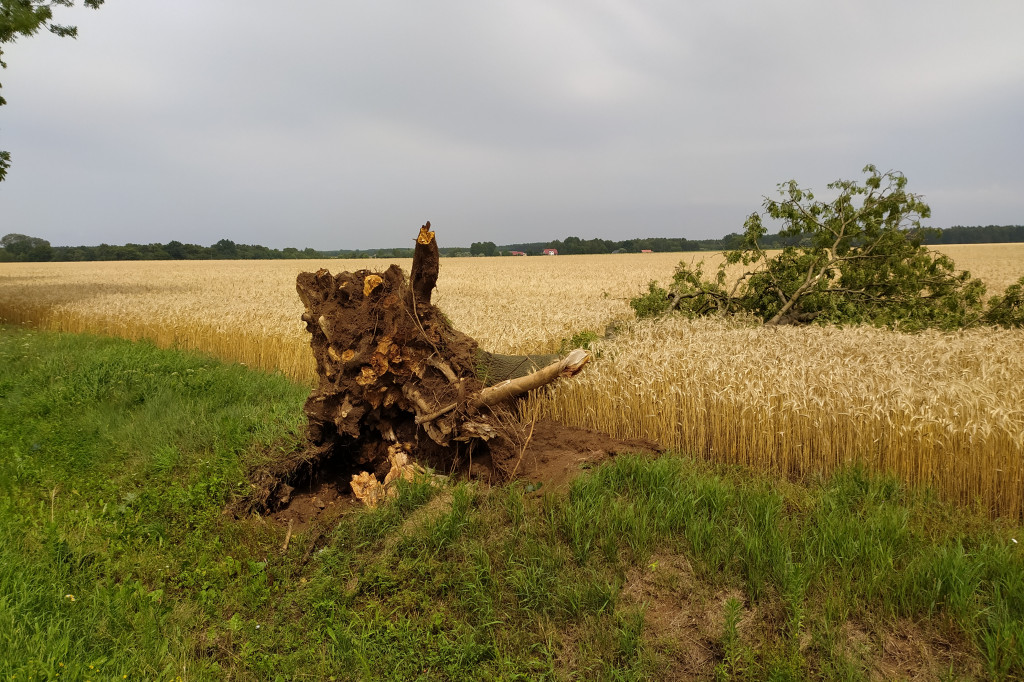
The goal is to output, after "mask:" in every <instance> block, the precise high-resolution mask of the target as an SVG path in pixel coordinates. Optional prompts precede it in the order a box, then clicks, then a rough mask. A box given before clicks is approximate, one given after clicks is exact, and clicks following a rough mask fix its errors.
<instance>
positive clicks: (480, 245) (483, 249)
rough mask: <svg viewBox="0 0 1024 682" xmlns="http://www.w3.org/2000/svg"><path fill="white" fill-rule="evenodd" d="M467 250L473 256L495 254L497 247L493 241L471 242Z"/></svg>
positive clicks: (496, 253)
mask: <svg viewBox="0 0 1024 682" xmlns="http://www.w3.org/2000/svg"><path fill="white" fill-rule="evenodd" d="M469 252H470V253H471V254H473V255H474V256H497V255H498V247H497V245H496V244H495V243H494V242H473V243H472V244H470V245H469Z"/></svg>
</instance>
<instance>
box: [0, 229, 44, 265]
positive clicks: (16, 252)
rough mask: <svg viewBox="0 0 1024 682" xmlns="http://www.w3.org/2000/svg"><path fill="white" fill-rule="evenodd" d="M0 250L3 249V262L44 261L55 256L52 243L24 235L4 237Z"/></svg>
mask: <svg viewBox="0 0 1024 682" xmlns="http://www.w3.org/2000/svg"><path fill="white" fill-rule="evenodd" d="M0 248H2V249H3V251H2V253H3V256H4V258H3V260H12V261H44V260H50V258H51V256H52V255H53V247H51V246H50V242H48V241H46V240H45V239H40V238H39V237H29V236H27V235H24V234H14V233H12V234H7V235H4V236H3V238H0Z"/></svg>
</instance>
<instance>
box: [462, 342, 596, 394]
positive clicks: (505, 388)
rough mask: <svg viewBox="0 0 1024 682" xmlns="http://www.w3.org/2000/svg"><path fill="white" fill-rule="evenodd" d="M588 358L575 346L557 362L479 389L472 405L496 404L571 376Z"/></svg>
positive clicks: (583, 351) (584, 352) (586, 353)
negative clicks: (531, 372)
mask: <svg viewBox="0 0 1024 682" xmlns="http://www.w3.org/2000/svg"><path fill="white" fill-rule="evenodd" d="M590 358H591V355H590V353H588V352H587V351H585V350H583V349H582V348H577V349H576V350H574V351H572V352H571V353H569V355H567V356H566V357H564V358H562V359H561V360H559V361H558V362H553V363H551V364H550V365H548V366H547V367H545V368H543V369H539V370H537V371H536V372H534V373H533V374H527V375H526V376H524V377H519V378H518V379H508V380H507V381H503V382H501V383H500V384H496V385H494V386H489V387H487V388H485V389H484V390H482V391H480V393H479V394H478V395H477V396H476V398H475V399H474V400H473V401H472V404H473V406H474V407H485V406H490V405H497V404H498V403H502V402H505V401H506V400H511V399H512V398H515V397H516V396H519V395H522V394H523V393H526V392H527V391H532V390H533V389H535V388H540V387H541V386H544V385H545V384H550V383H551V382H552V381H554V380H555V379H557V378H559V377H571V376H573V375H575V374H576V373H577V372H579V371H580V370H581V369H583V366H584V365H586V364H587V363H588V362H590Z"/></svg>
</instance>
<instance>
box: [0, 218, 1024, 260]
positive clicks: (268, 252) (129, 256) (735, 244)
mask: <svg viewBox="0 0 1024 682" xmlns="http://www.w3.org/2000/svg"><path fill="white" fill-rule="evenodd" d="M923 232H924V238H923V239H924V243H925V244H993V243H1010V242H1024V225H985V226H984V227H964V226H961V225H956V226H954V227H949V228H945V229H935V228H926V229H925V230H924V231H923ZM805 238H806V235H790V234H770V235H764V236H763V237H761V239H760V241H759V243H760V245H761V248H764V249H781V248H784V247H786V246H799V245H800V240H801V239H805ZM743 240H744V235H742V234H739V233H733V234H727V235H726V236H725V237H723V238H721V239H684V238H682V237H679V238H672V237H649V238H646V239H624V240H622V241H614V240H611V239H580V238H579V237H566V238H565V239H564V240H560V239H556V240H554V241H549V242H521V243H518V244H504V245H502V246H498V245H497V244H495V243H494V242H490V241H488V242H473V243H472V244H471V245H470V246H469V248H466V247H463V246H450V247H441V248H440V249H439V251H440V253H441V255H442V256H447V257H454V258H457V257H463V256H467V257H468V256H508V255H510V254H511V252H512V251H519V252H522V253H525V254H527V255H531V256H534V255H540V254H541V253H543V251H544V249H557V250H558V253H559V254H563V255H573V254H588V253H640V252H642V251H653V252H655V253H661V252H675V251H729V250H736V249H739V248H742V244H743ZM412 254H413V250H412V249H411V248H396V249H337V250H332V251H317V250H316V249H312V248H305V249H301V250H300V249H296V248H291V247H288V248H284V249H272V248H269V247H267V246H260V245H259V244H236V243H235V242H233V241H231V240H230V239H221V240H220V241H218V242H217V243H216V244H212V245H210V246H199V245H198V244H183V243H181V242H179V241H174V240H172V241H169V242H167V243H166V244H159V243H153V244H125V245H123V246H116V245H111V244H100V245H99V246H51V245H50V242H48V241H46V240H45V239H41V238H39V237H30V236H27V235H23V234H8V235H5V236H4V237H3V238H0V261H35V262H40V261H91V260H272V259H289V258H412Z"/></svg>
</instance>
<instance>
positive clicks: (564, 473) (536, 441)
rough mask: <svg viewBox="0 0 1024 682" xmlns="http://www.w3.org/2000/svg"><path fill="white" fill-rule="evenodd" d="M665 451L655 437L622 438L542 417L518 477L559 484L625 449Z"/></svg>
mask: <svg viewBox="0 0 1024 682" xmlns="http://www.w3.org/2000/svg"><path fill="white" fill-rule="evenodd" d="M663 451H664V448H662V447H661V446H660V445H658V444H657V443H655V442H653V441H649V440H642V439H630V440H622V439H619V438H613V437H611V436H609V435H608V434H605V433H600V432H598V431H590V430H588V429H579V428H576V427H573V426H565V425H564V424H559V423H558V422H555V421H551V420H550V419H541V420H538V421H537V422H536V424H534V426H533V433H532V435H531V437H530V439H529V441H528V442H527V444H526V448H525V450H524V451H523V452H522V456H521V458H520V459H519V461H518V464H517V465H516V467H515V472H516V474H515V477H516V478H518V479H520V480H526V481H530V482H532V483H543V484H544V485H545V486H547V487H550V488H559V487H562V486H564V485H566V484H567V483H569V482H570V481H572V479H574V478H576V476H578V475H579V474H580V473H581V472H583V471H585V470H587V469H590V468H593V467H594V466H597V465H598V464H600V463H602V462H604V461H606V460H608V459H610V458H612V457H614V456H616V455H618V454H622V453H629V452H635V453H648V454H657V453H661V452H663Z"/></svg>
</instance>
